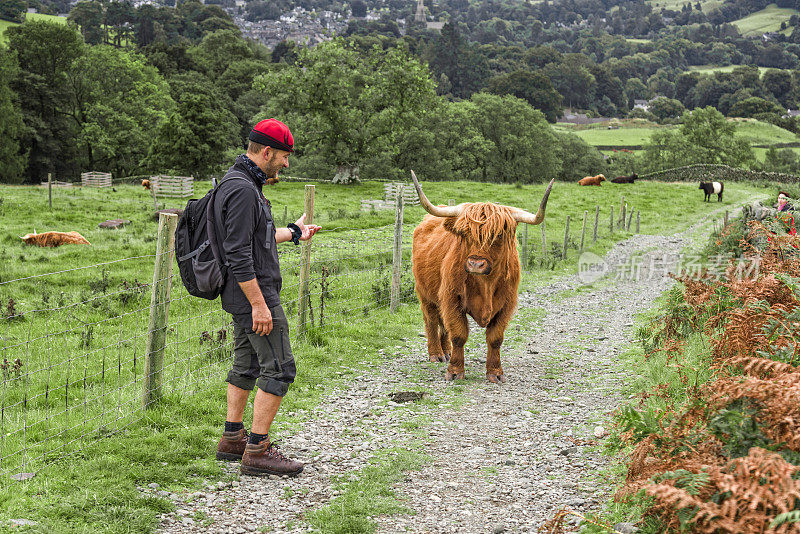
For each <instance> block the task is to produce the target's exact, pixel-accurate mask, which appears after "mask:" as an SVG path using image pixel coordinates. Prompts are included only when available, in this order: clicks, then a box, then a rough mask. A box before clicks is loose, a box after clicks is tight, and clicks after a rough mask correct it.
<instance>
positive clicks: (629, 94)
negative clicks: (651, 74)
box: [625, 78, 650, 109]
mask: <svg viewBox="0 0 800 534" xmlns="http://www.w3.org/2000/svg"><path fill="white" fill-rule="evenodd" d="M649 92H650V90H649V89H648V88H647V86H646V85H645V84H644V83H643V82H642V80H640V79H639V78H629V79H628V80H627V81H626V82H625V99H626V102H627V104H628V109H633V102H634V100H646V99H647V97H648V95H649Z"/></svg>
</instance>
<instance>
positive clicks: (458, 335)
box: [444, 307, 469, 380]
mask: <svg viewBox="0 0 800 534" xmlns="http://www.w3.org/2000/svg"><path fill="white" fill-rule="evenodd" d="M450 309H451V310H455V307H453V308H450ZM444 325H445V329H446V330H447V333H448V334H449V335H450V341H451V342H452V345H453V352H452V354H451V356H450V363H449V364H447V372H446V373H445V374H444V378H445V380H453V379H455V378H458V379H461V378H464V345H466V344H467V338H468V337H469V324H468V323H467V316H466V315H464V313H462V312H458V311H452V312H450V313H449V314H445V316H444Z"/></svg>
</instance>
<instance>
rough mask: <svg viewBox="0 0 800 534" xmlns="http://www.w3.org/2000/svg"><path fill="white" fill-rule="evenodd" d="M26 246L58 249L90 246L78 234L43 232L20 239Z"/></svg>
mask: <svg viewBox="0 0 800 534" xmlns="http://www.w3.org/2000/svg"><path fill="white" fill-rule="evenodd" d="M20 239H22V240H23V241H25V244H26V245H37V246H40V247H59V246H61V245H91V243H89V242H88V241H87V240H86V238H85V237H83V236H82V235H81V234H79V233H78V232H44V233H43V234H37V233H36V231H34V232H33V233H32V234H27V235H25V236H23V237H21V238H20Z"/></svg>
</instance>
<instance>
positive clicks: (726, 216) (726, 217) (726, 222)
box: [51, 206, 728, 226]
mask: <svg viewBox="0 0 800 534" xmlns="http://www.w3.org/2000/svg"><path fill="white" fill-rule="evenodd" d="M51 207H52V206H51ZM725 226H728V210H725Z"/></svg>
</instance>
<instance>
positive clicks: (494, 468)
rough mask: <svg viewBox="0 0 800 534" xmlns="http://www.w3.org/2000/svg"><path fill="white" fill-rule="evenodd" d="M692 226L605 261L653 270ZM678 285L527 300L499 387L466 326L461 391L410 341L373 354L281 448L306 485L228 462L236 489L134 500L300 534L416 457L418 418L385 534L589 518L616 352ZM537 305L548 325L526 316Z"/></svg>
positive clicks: (644, 280)
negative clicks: (371, 472) (410, 396)
mask: <svg viewBox="0 0 800 534" xmlns="http://www.w3.org/2000/svg"><path fill="white" fill-rule="evenodd" d="M698 224H700V223H698ZM696 227H697V225H695V227H692V228H690V229H689V230H687V231H685V232H683V233H681V234H676V235H675V236H649V235H636V236H634V237H632V238H630V239H628V240H627V241H624V242H622V243H620V244H618V245H617V246H615V247H614V248H613V249H612V250H611V251H610V252H609V253H608V254H607V255H606V257H605V260H606V262H607V263H608V264H609V266H611V267H614V266H624V265H626V262H627V261H628V259H629V258H630V257H632V256H639V255H643V258H642V261H641V262H640V264H641V265H648V264H650V262H651V261H653V262H656V263H657V262H658V260H659V258H662V257H663V255H665V254H678V253H679V252H680V251H681V250H682V249H683V247H685V246H686V245H687V244H688V242H689V241H688V237H687V236H688V235H690V234H691V232H692V231H694V230H695V228H696ZM622 272H624V273H627V274H628V275H630V274H631V273H634V271H633V270H631V269H623V270H622ZM634 274H635V273H634ZM672 283H673V282H672V280H671V279H669V278H667V277H665V276H663V273H653V275H652V276H651V275H648V273H647V272H644V271H640V272H639V274H638V276H624V277H620V278H619V279H618V278H617V277H615V276H614V275H613V274H612V275H610V276H607V277H606V278H604V279H601V280H599V281H597V282H596V283H595V284H594V285H593V286H591V287H590V288H588V289H587V288H586V287H585V286H584V285H583V283H582V282H581V280H579V278H578V276H577V275H573V276H568V277H565V278H562V279H560V280H558V281H557V282H555V283H553V284H550V285H548V286H545V287H542V288H540V289H538V290H536V291H532V292H527V293H523V294H521V295H520V299H519V312H518V315H517V317H515V319H514V320H512V323H511V326H510V327H509V330H508V331H507V333H506V334H507V335H506V343H505V344H504V348H503V352H502V363H503V367H504V370H505V372H506V375H507V377H508V382H507V383H506V384H504V385H502V386H497V385H494V384H489V383H486V382H485V381H484V380H483V376H484V373H485V369H484V365H485V363H484V362H485V340H484V338H483V331H482V330H481V329H478V328H476V327H475V326H474V325H473V328H472V332H471V343H470V344H469V345H468V351H467V354H466V362H467V369H466V370H467V378H468V379H480V380H467V381H466V382H461V384H462V387H460V388H456V387H454V384H452V383H446V382H445V381H444V380H443V378H442V373H443V370H444V369H443V368H444V364H433V363H429V362H428V361H427V355H426V353H425V343H424V341H423V340H422V339H420V338H416V339H410V340H407V341H406V342H405V343H404V344H403V345H401V346H397V347H394V348H387V349H386V350H385V351H381V352H384V354H382V355H381V354H375V355H372V356H373V357H375V359H376V360H377V361H383V362H384V364H383V366H382V368H381V369H379V370H372V371H369V370H360V371H359V376H356V377H355V378H354V379H353V380H351V381H349V386H348V387H347V388H346V389H340V390H337V391H334V392H333V393H332V394H330V395H329V396H328V397H327V398H326V399H325V400H324V401H323V402H322V403H321V404H320V405H319V406H318V407H316V408H315V409H314V410H313V411H312V412H309V413H300V414H297V415H298V416H299V417H300V418H301V419H302V420H303V421H304V423H303V425H302V426H301V427H300V428H301V429H300V430H299V431H297V432H296V433H294V434H293V435H291V436H288V437H285V438H284V440H283V449H284V450H285V452H286V453H287V454H288V455H290V456H292V457H296V458H298V459H300V460H302V461H304V462H306V464H307V465H306V469H305V471H304V472H303V474H302V475H301V476H300V477H298V478H295V479H281V478H276V477H271V478H267V479H259V478H254V477H247V476H242V477H240V476H239V475H238V464H236V463H226V467H225V470H226V472H227V473H229V474H231V475H233V478H234V481H233V482H222V483H218V484H216V485H211V484H209V485H208V486H207V487H206V488H205V489H204V490H203V491H198V492H194V493H191V494H189V495H176V494H170V493H167V492H164V491H160V490H159V489H158V488H142V491H145V492H150V493H154V494H157V495H161V496H163V497H169V498H171V499H173V500H174V501H175V503H176V508H177V510H176V512H173V513H170V514H165V515H164V516H163V517H162V521H161V525H160V531H161V532H167V533H212V532H213V533H219V532H230V533H245V532H256V531H260V532H264V531H267V532H301V531H306V530H307V529H308V528H309V527H308V524H307V523H306V522H305V521H304V520H303V519H302V514H304V513H307V512H309V511H311V510H314V509H318V508H320V507H321V506H324V505H326V504H327V503H329V502H330V501H331V500H332V499H333V498H334V497H335V496H336V491H335V489H334V484H333V482H332V478H333V477H334V476H336V475H349V474H354V475H357V472H358V470H360V469H361V468H363V467H364V466H365V465H367V463H368V461H369V460H370V459H372V458H374V455H375V454H376V452H378V451H379V450H381V449H383V448H386V447H389V446H399V447H403V446H409V447H413V446H414V445H412V444H413V443H415V440H419V436H418V435H413V434H412V433H411V432H410V431H409V430H407V428H409V427H410V426H411V427H413V426H415V425H416V426H419V424H420V423H419V422H420V421H423V422H424V423H423V424H422V426H423V428H424V429H425V431H426V435H425V437H424V438H423V440H424V442H425V443H424V452H425V453H426V454H427V455H428V456H429V460H428V461H427V462H426V463H425V464H424V465H423V467H422V468H421V469H420V470H419V471H413V472H410V473H407V474H406V476H405V479H404V481H403V482H401V483H398V484H396V485H395V487H394V489H395V491H396V493H397V495H398V497H399V498H400V499H401V500H402V501H403V502H402V504H403V505H404V506H406V507H407V508H409V509H411V510H413V512H414V513H413V514H399V515H389V516H382V517H377V518H375V520H376V522H377V523H378V531H379V532H385V533H394V532H419V533H452V532H475V533H479V532H480V533H483V532H535V531H536V529H537V528H538V526H539V525H540V524H541V523H542V522H543V521H545V520H547V519H550V518H551V517H553V515H554V513H555V512H556V510H558V509H559V508H560V507H561V506H562V505H564V506H568V507H570V508H571V509H572V510H575V511H577V512H588V511H591V510H595V509H597V508H598V507H599V505H600V504H601V503H602V502H603V501H604V500H605V499H606V498H607V497H608V496H609V492H610V489H611V488H610V487H609V485H608V484H607V483H606V482H605V481H604V480H602V479H601V478H600V475H599V472H600V470H601V469H602V468H603V467H605V466H606V465H607V463H608V459H607V458H605V457H603V456H602V455H601V454H600V452H599V451H598V448H599V447H597V446H595V443H596V441H597V440H596V438H595V432H597V433H601V432H602V430H603V429H598V428H597V426H607V425H604V422H605V421H606V420H607V419H608V415H609V412H611V411H612V410H614V409H615V408H617V407H618V406H619V405H620V404H621V403H622V402H623V400H624V399H623V398H622V396H621V394H620V389H621V387H622V384H623V382H624V377H625V376H626V374H627V373H628V372H629V371H628V370H626V369H624V368H623V366H622V364H621V363H620V362H619V359H618V355H619V353H620V352H621V351H624V350H625V349H626V348H627V347H628V346H629V345H630V343H631V342H632V331H631V327H632V326H633V317H634V315H635V314H636V313H638V312H640V311H643V310H646V309H648V308H649V307H650V306H651V305H652V303H653V300H654V299H655V298H656V297H658V296H659V295H660V294H661V292H662V291H664V290H665V289H667V288H669V287H670V286H671V284H672ZM581 288H583V289H582V290H580V289H581ZM537 308H539V309H543V310H544V318H543V319H540V320H534V319H532V317H533V314H532V312H533V311H534V310H536V309H537ZM538 315H539V316H541V312H540V313H539V314H538ZM526 318H527V319H526ZM476 341H477V342H476ZM381 356H384V358H381ZM387 357H388V359H387ZM420 389H423V390H427V391H428V392H429V395H428V396H427V397H426V398H427V399H428V400H430V401H432V402H423V403H408V404H397V403H394V402H392V401H390V400H389V396H388V395H389V393H391V392H394V391H403V390H420ZM412 407H413V408H412ZM404 423H408V424H406V425H404ZM209 454H213V450H211V448H210V450H209ZM571 524H572V525H575V524H577V518H575V519H574V520H573V521H572V523H571Z"/></svg>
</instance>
